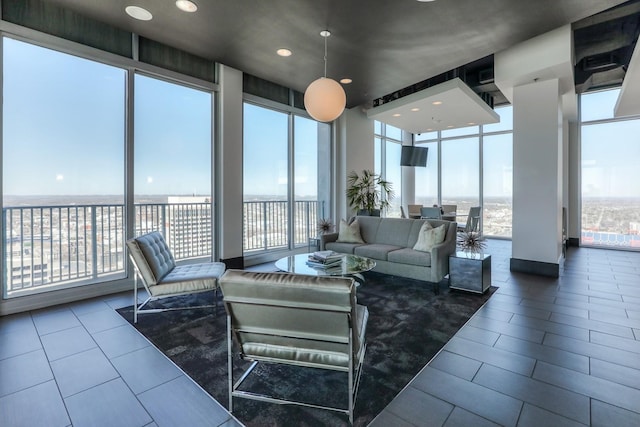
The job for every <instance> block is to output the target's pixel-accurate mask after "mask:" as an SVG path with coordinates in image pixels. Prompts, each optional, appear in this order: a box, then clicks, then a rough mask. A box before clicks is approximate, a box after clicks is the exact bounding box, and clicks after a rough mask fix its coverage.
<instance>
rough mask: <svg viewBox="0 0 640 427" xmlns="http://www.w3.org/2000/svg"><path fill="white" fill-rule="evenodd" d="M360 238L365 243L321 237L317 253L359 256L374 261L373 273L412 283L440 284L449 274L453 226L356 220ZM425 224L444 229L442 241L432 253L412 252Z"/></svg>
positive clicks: (335, 236)
mask: <svg viewBox="0 0 640 427" xmlns="http://www.w3.org/2000/svg"><path fill="white" fill-rule="evenodd" d="M357 219H358V223H359V224H360V234H361V235H362V239H363V240H364V241H365V242H366V243H364V244H361V243H341V242H337V240H338V233H329V234H324V235H322V236H321V238H320V249H322V250H332V251H335V252H340V253H347V254H354V255H360V256H364V257H367V258H371V259H373V260H375V261H376V268H375V269H374V271H378V272H380V273H385V274H391V275H394V276H402V277H409V278H411V279H417V280H426V281H428V282H433V283H437V282H440V281H441V280H442V279H443V278H444V277H445V276H446V275H447V274H448V273H449V255H450V254H452V253H454V252H455V250H456V226H457V224H456V223H455V222H451V221H440V220H435V219H401V218H380V217H373V216H358V217H357ZM425 221H428V222H430V223H431V225H432V226H433V227H434V228H435V227H438V226H440V225H442V224H444V225H445V229H446V234H445V238H444V241H443V242H442V243H441V244H439V245H436V246H434V247H433V249H431V252H422V251H417V250H414V249H413V246H414V245H415V244H416V241H417V240H418V233H419V231H420V228H421V227H422V224H424V222H425Z"/></svg>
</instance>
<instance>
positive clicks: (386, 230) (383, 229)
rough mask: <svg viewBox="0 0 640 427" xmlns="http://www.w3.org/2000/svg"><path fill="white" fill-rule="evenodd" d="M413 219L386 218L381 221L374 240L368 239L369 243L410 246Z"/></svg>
mask: <svg viewBox="0 0 640 427" xmlns="http://www.w3.org/2000/svg"><path fill="white" fill-rule="evenodd" d="M412 225H413V221H408V220H406V219H402V218H385V219H384V220H383V221H380V225H379V226H378V231H377V233H376V237H375V239H374V240H367V241H366V242H367V243H383V244H386V245H394V246H400V247H402V248H406V247H407V246H408V244H407V242H408V241H409V234H410V233H411V227H412Z"/></svg>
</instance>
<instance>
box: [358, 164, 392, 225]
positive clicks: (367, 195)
mask: <svg viewBox="0 0 640 427" xmlns="http://www.w3.org/2000/svg"><path fill="white" fill-rule="evenodd" d="M383 193H384V197H383ZM393 197H394V193H393V188H392V185H391V183H390V182H389V181H386V180H384V179H382V178H381V177H380V175H377V174H375V173H373V172H372V171H370V170H363V171H362V174H360V175H359V174H358V173H357V172H355V171H351V173H350V174H349V176H348V177H347V201H348V202H349V206H351V207H352V208H354V209H356V210H359V211H368V212H369V214H370V215H371V213H372V212H373V211H375V210H376V209H380V210H383V209H385V208H387V207H389V206H390V203H389V201H390V200H391V199H393Z"/></svg>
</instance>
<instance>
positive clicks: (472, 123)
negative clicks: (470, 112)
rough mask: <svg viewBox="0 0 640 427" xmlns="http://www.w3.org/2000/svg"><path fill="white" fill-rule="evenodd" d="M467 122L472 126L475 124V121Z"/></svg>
mask: <svg viewBox="0 0 640 427" xmlns="http://www.w3.org/2000/svg"><path fill="white" fill-rule="evenodd" d="M467 124H468V125H469V126H473V125H475V124H476V123H475V122H469V123H467Z"/></svg>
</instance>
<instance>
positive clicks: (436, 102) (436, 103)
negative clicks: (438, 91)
mask: <svg viewBox="0 0 640 427" xmlns="http://www.w3.org/2000/svg"><path fill="white" fill-rule="evenodd" d="M432 104H433V105H440V104H442V101H433V102H432Z"/></svg>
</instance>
